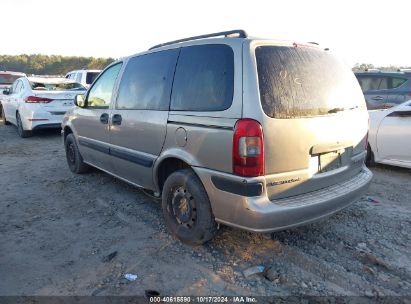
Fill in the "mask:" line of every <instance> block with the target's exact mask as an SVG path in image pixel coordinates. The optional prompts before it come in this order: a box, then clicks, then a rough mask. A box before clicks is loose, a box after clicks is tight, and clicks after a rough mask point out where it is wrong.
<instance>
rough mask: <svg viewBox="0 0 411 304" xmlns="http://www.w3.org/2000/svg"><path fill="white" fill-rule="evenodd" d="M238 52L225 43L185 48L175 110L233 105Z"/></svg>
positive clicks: (176, 82)
mask: <svg viewBox="0 0 411 304" xmlns="http://www.w3.org/2000/svg"><path fill="white" fill-rule="evenodd" d="M233 90H234V53H233V50H232V49H231V47H229V46H228V45H224V44H209V45H196V46H190V47H184V48H182V49H181V53H180V56H179V59H178V64H177V68H176V72H175V77H174V85H173V93H172V97H171V110H174V111H223V110H226V109H228V108H229V107H230V106H231V103H232V100H233Z"/></svg>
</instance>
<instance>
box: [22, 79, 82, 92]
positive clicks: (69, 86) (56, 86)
mask: <svg viewBox="0 0 411 304" xmlns="http://www.w3.org/2000/svg"><path fill="white" fill-rule="evenodd" d="M30 85H31V88H32V89H33V90H36V91H78V90H85V88H84V87H83V86H82V85H81V84H79V83H77V82H65V83H43V82H33V81H30Z"/></svg>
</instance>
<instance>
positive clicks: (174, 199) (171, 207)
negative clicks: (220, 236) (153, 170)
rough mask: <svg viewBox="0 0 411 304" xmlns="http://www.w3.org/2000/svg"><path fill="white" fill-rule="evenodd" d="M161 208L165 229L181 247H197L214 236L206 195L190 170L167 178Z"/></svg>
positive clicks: (209, 206) (212, 218) (213, 222)
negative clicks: (174, 237) (182, 244)
mask: <svg viewBox="0 0 411 304" xmlns="http://www.w3.org/2000/svg"><path fill="white" fill-rule="evenodd" d="M162 208H163V215H164V219H165V222H166V225H167V227H168V229H169V230H170V231H171V232H172V233H173V234H174V235H175V236H176V237H177V238H178V239H180V240H181V241H182V242H183V243H186V244H189V245H201V244H204V243H205V242H207V241H209V240H211V239H212V238H213V237H214V236H215V235H216V233H217V224H216V222H215V220H214V215H213V212H212V210H211V205H210V201H209V199H208V195H207V193H206V191H205V189H204V186H203V184H202V183H201V181H200V179H199V178H198V177H197V175H196V174H195V173H194V172H193V171H192V170H191V169H184V170H179V171H176V172H174V173H172V174H171V175H170V176H169V177H168V178H167V180H166V182H165V184H164V187H163V194H162ZM187 210H188V211H187ZM184 211H186V212H184Z"/></svg>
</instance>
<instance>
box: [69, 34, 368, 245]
mask: <svg viewBox="0 0 411 304" xmlns="http://www.w3.org/2000/svg"><path fill="white" fill-rule="evenodd" d="M75 103H76V105H77V107H74V108H73V109H72V110H70V111H69V112H68V113H67V114H66V116H65V118H64V121H63V125H62V127H63V137H64V144H65V149H66V154H67V162H68V165H69V168H70V169H71V171H73V172H76V173H81V172H85V171H86V170H87V169H88V167H89V166H93V167H96V168H99V169H101V170H103V171H105V172H107V173H109V174H111V175H113V176H115V177H118V178H119V179H122V180H124V181H126V182H128V183H130V184H132V185H135V186H137V187H141V188H144V189H148V190H150V191H152V193H153V194H154V195H155V196H157V197H160V196H161V198H162V208H163V213H164V218H165V222H166V224H167V226H168V228H169V230H170V231H171V232H172V233H173V234H174V235H176V236H177V237H178V238H179V239H180V240H182V241H183V242H185V243H188V244H192V245H195V244H202V243H204V242H206V241H208V240H210V239H211V238H213V236H214V235H215V234H216V231H217V227H218V224H220V223H221V224H225V225H230V226H234V227H238V228H241V229H246V230H249V231H254V232H263V233H265V232H272V231H276V230H281V229H286V228H290V227H294V226H297V225H302V224H306V223H309V222H312V221H314V220H318V219H320V218H323V217H326V216H329V215H331V214H333V213H335V212H336V211H338V210H340V209H342V208H344V207H346V206H348V205H349V204H350V203H352V202H353V201H355V200H357V199H358V198H359V196H361V195H362V193H363V192H364V191H365V190H366V188H367V186H368V184H369V183H370V180H371V177H372V174H371V172H370V171H369V170H368V169H367V168H366V167H365V166H364V159H365V156H366V147H367V130H368V113H367V109H366V106H365V101H364V97H363V95H362V92H361V89H360V86H359V85H358V82H357V81H356V78H355V77H354V74H353V73H352V72H351V70H350V69H349V68H348V67H346V66H345V65H344V63H343V62H342V61H341V60H340V59H338V58H337V57H335V56H334V55H333V54H332V53H331V52H330V51H329V50H328V49H322V48H320V47H319V46H318V45H316V44H312V43H307V44H298V43H293V42H284V41H276V40H262V39H255V38H248V37H247V34H246V33H245V32H244V31H242V30H238V31H229V32H222V33H216V34H209V35H203V36H197V37H192V38H187V39H182V40H178V41H173V42H169V43H164V44H161V45H157V46H154V47H153V48H151V49H150V50H148V51H147V52H143V53H140V54H137V55H133V56H130V57H127V58H123V59H121V60H119V61H116V62H114V63H113V64H111V65H110V66H108V67H107V68H106V69H105V70H104V71H103V72H102V73H101V74H100V75H99V77H98V78H97V79H96V81H95V82H94V83H93V85H92V86H91V88H90V89H89V90H88V92H87V94H86V95H85V96H81V95H78V96H77V97H76V100H75Z"/></svg>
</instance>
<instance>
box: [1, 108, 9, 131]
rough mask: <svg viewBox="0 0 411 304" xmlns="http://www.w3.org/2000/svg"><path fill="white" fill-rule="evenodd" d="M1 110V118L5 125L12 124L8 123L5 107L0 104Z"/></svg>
mask: <svg viewBox="0 0 411 304" xmlns="http://www.w3.org/2000/svg"><path fill="white" fill-rule="evenodd" d="M0 108H1V117H2V118H3V124H4V125H6V126H7V125H10V123H9V122H8V121H7V119H6V114H5V113H4V109H3V106H2V105H1V104H0Z"/></svg>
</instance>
